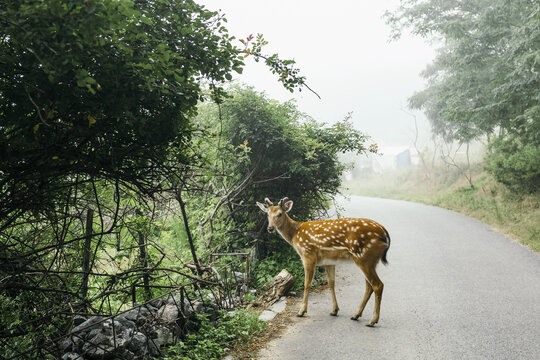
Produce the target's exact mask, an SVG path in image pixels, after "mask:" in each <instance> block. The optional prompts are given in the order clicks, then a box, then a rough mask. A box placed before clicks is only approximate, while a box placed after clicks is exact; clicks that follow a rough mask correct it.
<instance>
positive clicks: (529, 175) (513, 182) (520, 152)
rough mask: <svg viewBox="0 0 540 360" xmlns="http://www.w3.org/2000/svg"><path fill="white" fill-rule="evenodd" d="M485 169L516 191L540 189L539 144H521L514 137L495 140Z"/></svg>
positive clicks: (527, 191) (529, 191) (528, 191)
mask: <svg viewBox="0 0 540 360" xmlns="http://www.w3.org/2000/svg"><path fill="white" fill-rule="evenodd" d="M491 150H492V152H491V153H489V154H488V156H487V169H488V170H489V171H490V172H491V173H492V174H493V176H494V177H495V179H497V181H499V182H500V183H502V184H505V185H507V186H508V187H509V188H510V189H512V190H514V191H516V192H525V193H534V192H538V191H539V190H540V144H538V145H533V144H522V143H521V141H519V139H517V138H516V137H511V138H509V139H504V140H498V141H495V142H494V143H493V144H492V145H491Z"/></svg>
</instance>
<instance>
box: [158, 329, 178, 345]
mask: <svg viewBox="0 0 540 360" xmlns="http://www.w3.org/2000/svg"><path fill="white" fill-rule="evenodd" d="M156 333H157V339H156V341H157V343H158V346H163V345H171V344H173V343H174V337H173V334H172V331H171V330H169V328H166V327H161V328H159V329H157V330H156Z"/></svg>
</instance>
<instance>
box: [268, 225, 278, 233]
mask: <svg viewBox="0 0 540 360" xmlns="http://www.w3.org/2000/svg"><path fill="white" fill-rule="evenodd" d="M266 230H268V232H269V233H273V232H274V230H276V229H275V228H274V227H273V226H269V227H268V228H267V229H266Z"/></svg>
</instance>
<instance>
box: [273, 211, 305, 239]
mask: <svg viewBox="0 0 540 360" xmlns="http://www.w3.org/2000/svg"><path fill="white" fill-rule="evenodd" d="M285 216H286V217H285V221H284V222H283V224H282V225H281V226H280V227H279V228H278V229H277V231H278V232H279V234H280V235H281V237H283V239H285V241H287V242H288V243H289V244H291V245H292V239H293V237H294V235H296V233H297V232H298V229H299V228H300V224H301V223H299V222H296V221H294V220H293V219H291V218H290V217H289V215H287V214H285Z"/></svg>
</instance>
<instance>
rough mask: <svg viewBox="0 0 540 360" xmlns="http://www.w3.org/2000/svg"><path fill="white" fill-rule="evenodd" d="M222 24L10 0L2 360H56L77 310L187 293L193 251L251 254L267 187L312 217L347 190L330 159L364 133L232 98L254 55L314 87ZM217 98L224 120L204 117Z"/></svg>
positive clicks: (4, 32)
mask: <svg viewBox="0 0 540 360" xmlns="http://www.w3.org/2000/svg"><path fill="white" fill-rule="evenodd" d="M225 21H226V20H225V19H224V18H223V16H222V15H221V14H219V13H215V12H211V11H208V10H206V9H205V8H204V7H202V6H200V5H197V4H196V3H195V2H193V1H191V0H179V1H171V0H153V1H147V0H85V1H79V0H54V1H41V0H17V1H15V0H7V1H3V2H1V3H0V74H1V76H0V154H1V156H0V277H1V279H2V281H0V290H1V292H2V297H1V298H0V301H1V302H2V306H3V305H6V306H5V307H4V306H3V307H2V310H6V311H8V312H6V313H4V311H2V316H0V337H1V338H6V339H7V340H5V341H3V342H2V344H1V345H0V352H2V353H6V351H7V350H9V351H10V354H9V355H10V356H11V355H16V354H17V353H18V352H21V351H22V352H26V353H27V355H28V356H29V357H30V356H32V355H35V357H42V356H44V355H43V354H44V353H45V352H47V351H49V352H51V351H52V352H53V353H54V354H55V355H57V354H56V351H57V350H58V347H57V346H56V345H57V344H54V343H53V342H52V341H48V340H50V339H57V338H58V337H59V336H60V335H62V334H65V333H66V331H67V329H68V328H69V326H70V315H69V314H73V313H78V312H82V313H100V314H110V313H113V312H115V311H118V310H119V309H120V308H123V307H126V306H128V304H127V303H128V302H129V300H130V296H131V295H136V297H137V299H138V300H137V301H140V299H141V298H142V299H149V298H151V297H153V296H155V295H157V294H158V293H159V291H161V292H162V289H159V290H156V289H155V288H152V289H149V288H148V286H149V285H152V286H159V285H165V286H169V287H170V286H179V285H181V284H184V283H186V282H187V279H188V278H191V277H192V275H190V274H189V273H185V272H183V269H182V268H179V267H180V266H183V264H184V263H186V261H188V259H189V258H186V257H187V256H188V255H189V256H190V257H191V256H193V257H191V258H194V257H195V255H196V253H197V251H199V252H201V253H202V255H203V257H202V259H203V262H207V261H208V258H207V257H205V255H208V254H209V253H210V252H211V251H213V250H218V249H219V248H220V247H221V248H223V249H232V250H235V251H242V250H246V249H249V247H251V246H252V245H253V240H252V239H253V238H257V237H259V235H255V236H253V234H256V233H260V230H261V229H262V226H261V225H262V221H263V217H261V216H259V214H256V213H255V212H254V211H253V209H254V205H253V204H254V202H255V200H260V196H262V195H263V193H264V194H265V195H264V196H267V195H269V194H266V193H267V192H270V193H273V194H281V193H283V192H284V190H285V189H286V188H287V187H291V189H293V190H294V191H293V192H292V193H291V194H293V196H294V195H297V197H296V200H297V201H298V202H297V204H298V205H299V206H298V210H300V211H299V212H298V213H299V214H302V213H303V214H306V216H307V214H310V215H311V214H313V213H315V212H316V211H318V210H321V209H324V207H325V206H326V205H327V203H326V200H327V198H328V197H329V196H331V195H333V194H334V193H336V192H337V189H338V187H339V175H340V172H341V169H342V168H343V166H342V165H341V164H340V163H339V162H337V158H336V153H337V152H339V151H346V150H357V151H363V150H364V147H363V144H364V141H365V137H364V136H363V135H362V134H361V133H360V132H358V131H356V130H354V129H352V127H351V126H350V124H347V123H346V122H342V123H340V124H337V125H335V126H333V127H324V126H322V125H320V124H316V123H315V122H313V121H311V120H308V119H307V117H305V116H304V115H301V114H298V111H297V110H296V108H295V107H294V105H293V104H292V103H286V104H279V103H277V102H274V101H271V100H268V99H266V98H265V97H264V96H263V95H261V94H257V93H255V92H254V91H252V90H242V91H240V90H239V91H237V94H236V96H235V97H234V98H231V99H227V98H226V94H225V93H224V90H223V89H222V87H223V83H224V82H226V81H228V80H230V79H231V78H232V73H234V72H241V71H242V66H243V61H244V58H245V57H246V56H253V57H254V58H255V59H259V60H260V59H265V62H266V63H267V65H268V66H270V68H271V70H272V71H275V72H276V73H278V74H279V76H280V81H281V82H282V83H283V84H284V86H285V87H286V88H287V89H289V90H292V89H293V88H297V87H298V86H307V85H305V78H304V77H302V76H300V75H299V73H298V70H297V69H295V68H294V61H291V60H281V59H279V57H278V56H277V55H268V56H267V55H264V54H263V52H262V47H263V46H264V45H265V44H266V41H265V40H264V39H263V38H262V36H257V38H256V39H255V41H253V38H249V37H248V38H247V39H246V40H245V41H244V45H245V48H244V49H239V48H236V47H235V46H234V45H233V40H234V38H233V37H231V36H230V35H229V33H228V31H227V29H226V28H225V26H224V23H225ZM206 87H208V88H209V89H210V90H208V89H206ZM206 100H212V101H213V102H214V104H218V105H215V106H217V108H214V109H222V110H223V116H222V117H220V116H217V114H218V113H219V110H215V111H214V110H212V111H207V112H206V113H205V111H206V110H203V111H202V114H201V116H200V117H199V118H197V117H196V115H197V112H198V108H197V104H199V103H200V102H201V101H206ZM250 101H254V103H253V104H250V103H249V102H250ZM235 102H236V103H235ZM219 104H221V105H219ZM208 106H210V105H208ZM248 112H250V113H251V115H253V116H255V118H252V117H251V115H249V114H247V113H248ZM206 115H208V119H207V120H205V116H206ZM258 116H262V117H261V118H260V119H259V118H257V117H258ZM300 119H304V120H306V121H305V122H301V121H300ZM244 121H246V123H245V124H244V123H243V122H244ZM261 121H262V122H261ZM246 126H248V128H246ZM253 126H256V127H258V128H259V129H262V128H263V127H264V128H266V129H269V132H268V133H264V132H261V133H258V132H253V130H254V129H253ZM250 131H251V132H250ZM237 132H239V133H240V134H241V139H237V138H235V137H234V135H235V134H236V133H237ZM264 134H268V135H272V136H275V138H276V141H275V144H276V145H277V147H276V146H272V147H269V148H267V147H265V145H264V142H265V138H264V137H263V135H264ZM280 147H283V149H280ZM278 150H279V151H278ZM282 155H287V157H286V161H284V162H282V161H281V160H279V158H278V157H279V156H282ZM267 163H268V164H269V165H271V166H270V168H269V169H266V165H267ZM274 180H275V181H274ZM270 183H272V184H275V186H274V185H270ZM270 196H271V195H270ZM276 196H278V195H276ZM311 196H315V197H316V199H312V198H311ZM183 199H185V202H186V204H184V202H183ZM182 205H187V206H186V207H187V214H186V213H185V212H184V211H182V213H181V214H180V215H186V220H187V222H188V226H187V228H186V226H185V225H184V222H183V220H184V218H183V217H182V218H181V219H180V220H178V218H179V212H178V211H177V210H178V207H179V206H180V208H181V210H185V208H184V207H183V206H182ZM207 219H209V220H207ZM197 228H198V229H199V231H198V232H197V231H193V229H197ZM246 234H250V235H246ZM249 236H251V237H249ZM191 245H193V246H191ZM10 305H12V306H10ZM25 309H32V310H33V311H32V312H28V311H24V310H25ZM32 346H33V347H32ZM30 354H31V355H30Z"/></svg>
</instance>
